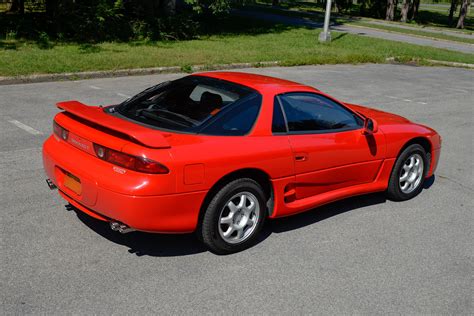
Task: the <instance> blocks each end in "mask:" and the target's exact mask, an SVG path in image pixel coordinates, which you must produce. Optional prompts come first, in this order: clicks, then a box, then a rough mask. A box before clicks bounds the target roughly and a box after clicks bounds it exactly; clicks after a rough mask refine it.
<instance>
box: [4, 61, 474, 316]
mask: <svg viewBox="0 0 474 316" xmlns="http://www.w3.org/2000/svg"><path fill="white" fill-rule="evenodd" d="M245 71H250V72H254V73H260V74H267V75H271V76H277V77H283V78H287V79H290V80H295V81H299V82H303V83H306V84H310V85H313V86H315V87H317V88H319V89H320V90H322V91H324V92H327V93H329V94H331V95H333V96H334V97H336V98H338V99H340V100H343V101H350V102H352V103H359V104H362V105H366V106H373V107H376V108H379V109H382V110H386V111H390V112H394V113H397V114H400V115H403V116H406V117H408V118H409V119H411V120H413V121H415V122H420V123H423V124H427V125H429V126H431V127H433V128H435V129H436V130H437V131H438V132H439V133H440V134H441V135H442V137H443V149H442V155H441V161H440V164H439V167H438V172H437V174H436V177H435V179H434V181H430V182H429V183H427V185H426V187H427V188H426V189H425V190H423V192H422V193H421V194H420V195H419V196H418V197H416V198H415V199H413V200H410V201H407V202H401V203H400V202H391V201H388V200H386V199H385V198H384V196H383V194H373V195H368V196H361V197H356V198H351V199H348V200H344V201H340V202H337V203H333V204H330V205H327V206H324V207H321V208H317V209H314V210H312V211H309V212H307V213H303V214H301V215H297V216H293V217H289V218H284V219H279V220H274V221H268V222H267V224H266V226H265V229H264V233H263V234H262V238H261V241H260V242H259V243H258V244H257V245H256V246H254V247H253V248H251V249H249V250H247V251H244V252H241V253H238V254H234V255H229V256H216V255H214V254H212V253H210V252H208V251H206V249H205V248H203V247H202V246H201V244H200V243H199V242H198V241H197V240H196V239H195V237H194V236H193V235H153V234H145V233H137V232H135V233H130V234H127V235H120V234H118V233H115V232H112V231H110V229H109V228H108V225H107V224H105V223H102V222H98V221H96V220H94V219H91V218H89V217H88V216H86V215H81V214H76V213H75V212H74V211H67V210H66V208H65V205H66V202H65V201H63V200H62V199H61V198H60V197H59V196H58V194H57V192H55V191H50V190H49V189H48V187H47V185H46V182H45V175H44V172H43V170H42V161H41V145H42V142H43V141H44V140H45V138H46V137H47V136H48V135H49V134H50V132H51V129H52V118H53V116H54V114H55V113H57V112H58V109H57V108H56V107H55V102H57V101H61V100H80V101H82V102H84V103H88V104H95V105H98V104H114V103H117V102H120V101H122V100H124V99H125V98H126V97H127V96H130V95H133V94H135V93H137V92H139V91H141V90H142V89H144V88H146V87H148V86H150V85H153V84H156V83H158V82H161V81H164V80H167V79H172V78H178V77H180V76H183V74H177V75H154V76H142V77H124V78H111V79H97V80H82V81H67V82H50V83H37V84H22V85H11V86H0V135H1V137H0V174H1V177H0V183H1V185H0V197H1V203H0V212H1V219H0V221H1V222H0V247H1V264H0V269H1V279H0V282H1V284H2V286H1V295H0V297H1V307H0V313H1V314H25V313H27V314H66V313H67V314H69V313H75V314H91V313H97V314H111V313H116V314H138V313H139V314H151V313H154V314H158V313H159V314H202V313H222V314H224V313H225V314H231V313H232V314H237V313H247V314H270V313H275V314H289V313H292V314H293V313H297V314H303V313H314V314H328V313H330V314H342V313H359V314H374V313H377V314H382V313H397V314H398V313H400V314H407V313H410V314H412V313H439V314H472V313H474V309H473V299H472V293H473V292H472V291H473V278H472V277H473V274H472V272H473V264H472V262H473V246H472V245H473V243H472V241H473V234H472V231H473V215H472V214H473V209H474V205H473V204H474V203H473V196H474V192H473V191H474V176H473V167H474V166H473V135H474V133H473V132H474V130H473V118H474V115H473V114H474V113H473V109H474V106H473V100H474V94H473V91H474V89H473V88H474V87H473V83H474V80H473V79H474V72H473V71H471V70H465V69H457V68H441V67H411V66H401V65H358V66H351V65H344V66H342V65H341V66H308V67H293V68H262V69H246V70H245ZM432 180H433V179H432Z"/></svg>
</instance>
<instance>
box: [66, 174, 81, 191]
mask: <svg viewBox="0 0 474 316" xmlns="http://www.w3.org/2000/svg"><path fill="white" fill-rule="evenodd" d="M64 186H65V187H66V188H68V189H70V190H71V191H72V192H74V193H76V194H77V195H81V193H82V185H81V180H79V178H78V177H76V176H74V175H72V174H70V173H66V174H65V175H64Z"/></svg>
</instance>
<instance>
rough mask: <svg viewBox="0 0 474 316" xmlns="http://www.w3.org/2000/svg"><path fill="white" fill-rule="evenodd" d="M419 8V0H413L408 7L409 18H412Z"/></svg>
mask: <svg viewBox="0 0 474 316" xmlns="http://www.w3.org/2000/svg"><path fill="white" fill-rule="evenodd" d="M419 8H420V0H413V3H412V5H411V8H410V20H414V19H415V18H416V15H417V14H418V9H419Z"/></svg>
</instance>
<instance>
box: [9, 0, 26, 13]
mask: <svg viewBox="0 0 474 316" xmlns="http://www.w3.org/2000/svg"><path fill="white" fill-rule="evenodd" d="M9 12H15V13H20V14H23V13H25V0H13V1H12V4H11V6H10V10H9Z"/></svg>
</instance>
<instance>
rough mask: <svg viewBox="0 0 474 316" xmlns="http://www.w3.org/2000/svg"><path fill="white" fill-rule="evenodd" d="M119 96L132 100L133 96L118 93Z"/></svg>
mask: <svg viewBox="0 0 474 316" xmlns="http://www.w3.org/2000/svg"><path fill="white" fill-rule="evenodd" d="M117 95H118V96H120V97H124V98H131V96H129V95H126V94H123V93H117Z"/></svg>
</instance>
